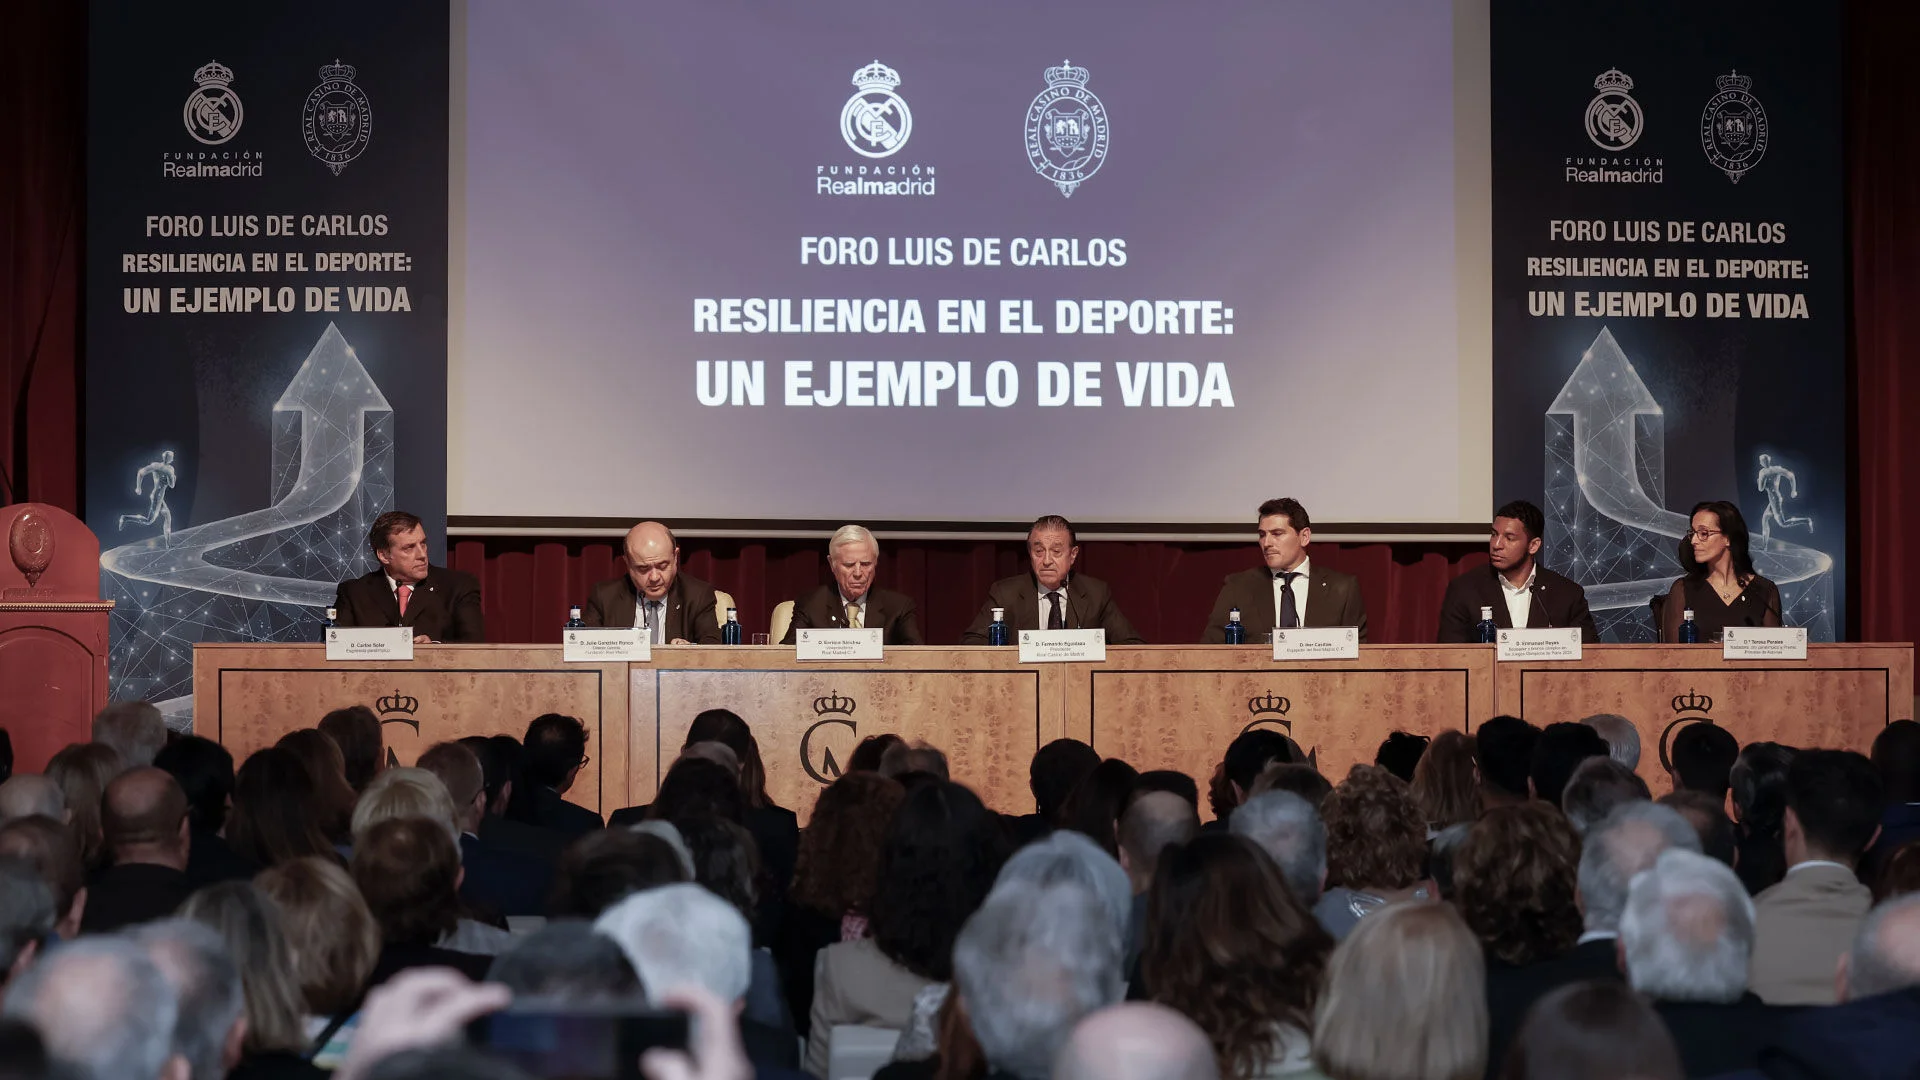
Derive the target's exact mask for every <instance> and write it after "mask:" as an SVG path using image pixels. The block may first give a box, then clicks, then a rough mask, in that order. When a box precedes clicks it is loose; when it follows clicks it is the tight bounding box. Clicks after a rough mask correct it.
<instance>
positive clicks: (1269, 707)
mask: <svg viewBox="0 0 1920 1080" xmlns="http://www.w3.org/2000/svg"><path fill="white" fill-rule="evenodd" d="M1291 708H1293V702H1291V701H1288V700H1287V699H1286V698H1283V697H1281V696H1280V695H1278V694H1276V693H1274V692H1273V691H1271V690H1269V691H1267V695H1266V696H1265V697H1253V698H1248V699H1247V711H1248V712H1250V713H1252V714H1253V715H1255V716H1259V715H1260V714H1262V713H1273V714H1275V715H1277V716H1285V715H1287V710H1289V709H1291Z"/></svg>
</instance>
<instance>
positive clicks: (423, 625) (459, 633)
mask: <svg viewBox="0 0 1920 1080" xmlns="http://www.w3.org/2000/svg"><path fill="white" fill-rule="evenodd" d="M367 542H368V543H370V544H372V545H373V557H374V558H376V559H378V560H380V569H378V570H375V571H373V572H372V573H370V574H365V575H362V576H361V577H357V578H354V579H353V580H352V581H343V582H341V583H340V590H339V592H337V593H335V594H334V597H333V612H334V624H335V625H336V626H410V627H412V628H413V640H414V641H416V642H418V643H421V644H425V643H427V642H433V641H485V640H486V639H487V632H486V625H485V622H484V621H483V618H482V616H481V613H480V582H479V581H478V580H477V579H475V578H474V576H473V575H472V574H468V573H465V572H463V571H460V570H449V569H447V568H446V567H444V566H432V565H429V564H428V562H427V527H426V525H425V524H424V523H423V522H422V521H421V520H420V519H419V518H417V517H415V516H413V515H412V514H409V513H407V512H406V511H405V510H389V511H387V512H386V513H384V514H381V515H380V516H379V517H377V518H374V519H373V528H372V529H371V530H369V531H368V533H367Z"/></svg>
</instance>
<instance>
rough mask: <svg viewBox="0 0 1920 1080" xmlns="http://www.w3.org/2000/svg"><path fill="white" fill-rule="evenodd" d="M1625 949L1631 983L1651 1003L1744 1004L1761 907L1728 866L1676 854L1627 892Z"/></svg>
mask: <svg viewBox="0 0 1920 1080" xmlns="http://www.w3.org/2000/svg"><path fill="white" fill-rule="evenodd" d="M1687 831H1688V832H1689V833H1691V832H1692V830H1691V829H1689V830H1687ZM1620 947H1621V954H1622V956H1623V957H1624V958H1625V959H1626V965H1627V979H1628V981H1630V982H1631V983H1632V984H1633V988H1634V989H1635V990H1638V991H1640V992H1641V993H1643V994H1646V995H1647V996H1649V997H1651V998H1654V999H1656V1000H1661V1001H1699V1002H1710V1003H1716V1004H1725V1003H1728V1002H1733V1001H1738V1000H1739V999H1740V996H1741V995H1742V994H1744V993H1746V989H1747V961H1748V959H1749V958H1750V957H1751V956H1752V955H1753V901H1752V900H1751V899H1750V898H1748V896H1747V890H1746V889H1745V888H1744V887H1743V886H1742V885H1741V884H1740V879H1739V878H1737V877H1735V876H1734V875H1733V871H1732V870H1729V869H1727V867H1726V866H1725V865H1724V864H1722V863H1720V862H1719V861H1717V860H1714V859H1710V858H1708V857H1706V856H1705V855H1702V854H1700V853H1699V852H1697V851H1681V850H1677V849H1676V847H1669V848H1668V849H1667V850H1666V851H1663V852H1661V853H1660V856H1659V858H1657V859H1655V860H1654V862H1653V865H1652V866H1651V867H1649V868H1647V869H1646V870H1644V871H1642V872H1641V873H1640V874H1638V875H1636V876H1635V877H1634V879H1633V883H1632V884H1631V885H1630V886H1629V887H1628V889H1627V907H1626V910H1625V911H1624V912H1623V913H1622V914H1621V916H1620Z"/></svg>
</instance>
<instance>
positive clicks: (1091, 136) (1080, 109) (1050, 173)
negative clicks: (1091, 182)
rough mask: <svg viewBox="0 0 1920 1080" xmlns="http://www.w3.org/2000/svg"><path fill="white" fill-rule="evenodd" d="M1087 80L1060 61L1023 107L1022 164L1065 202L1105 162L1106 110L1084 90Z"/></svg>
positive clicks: (1085, 73) (1084, 72)
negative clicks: (1042, 87) (1024, 149)
mask: <svg viewBox="0 0 1920 1080" xmlns="http://www.w3.org/2000/svg"><path fill="white" fill-rule="evenodd" d="M1087 76H1088V71H1087V69H1086V68H1083V67H1074V66H1073V63H1072V62H1071V61H1064V60H1063V61H1061V63H1060V66H1059V67H1050V68H1048V69H1047V70H1046V72H1045V77H1046V80H1047V88H1046V89H1045V90H1042V91H1040V93H1039V94H1038V95H1037V96H1035V97H1034V99H1033V104H1032V105H1030V106H1028V107H1027V162H1028V163H1029V164H1031V165H1032V166H1033V171H1034V172H1037V173H1039V174H1040V175H1041V176H1044V177H1046V178H1047V179H1048V180H1051V181H1053V186H1054V187H1057V188H1059V189H1060V194H1061V195H1063V196H1066V197H1067V198H1072V197H1073V191H1074V189H1075V188H1077V187H1079V186H1080V185H1081V184H1082V183H1085V182H1086V181H1087V180H1088V179H1090V178H1091V177H1092V176H1093V174H1094V173H1097V172H1099V171H1100V166H1102V165H1104V164H1106V161H1107V107H1106V106H1105V105H1102V104H1101V103H1100V99H1099V98H1098V97H1096V96H1094V93H1093V91H1091V90H1088V89H1087Z"/></svg>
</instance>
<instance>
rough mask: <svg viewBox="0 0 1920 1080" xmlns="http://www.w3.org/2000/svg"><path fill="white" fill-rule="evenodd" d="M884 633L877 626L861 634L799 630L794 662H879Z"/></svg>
mask: <svg viewBox="0 0 1920 1080" xmlns="http://www.w3.org/2000/svg"><path fill="white" fill-rule="evenodd" d="M886 643H887V632H886V631H885V630H883V629H881V628H880V627H878V626H875V627H871V628H868V629H864V630H817V629H809V630H801V631H798V632H796V633H795V634H794V635H793V654H794V659H796V660H879V659H882V657H881V655H880V650H881V647H882V646H884V645H885V644H886Z"/></svg>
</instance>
